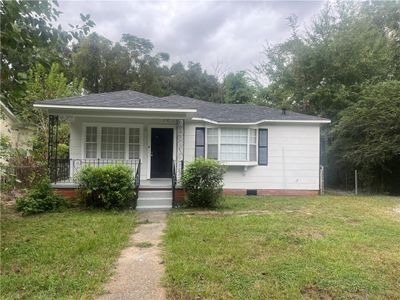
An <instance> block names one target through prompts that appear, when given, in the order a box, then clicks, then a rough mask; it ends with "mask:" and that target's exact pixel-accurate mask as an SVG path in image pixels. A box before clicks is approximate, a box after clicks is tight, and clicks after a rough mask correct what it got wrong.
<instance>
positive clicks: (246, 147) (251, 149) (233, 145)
mask: <svg viewBox="0 0 400 300" xmlns="http://www.w3.org/2000/svg"><path fill="white" fill-rule="evenodd" d="M207 158H209V159H217V160H220V161H225V162H246V161H247V162H256V161H257V129H253V128H207Z"/></svg>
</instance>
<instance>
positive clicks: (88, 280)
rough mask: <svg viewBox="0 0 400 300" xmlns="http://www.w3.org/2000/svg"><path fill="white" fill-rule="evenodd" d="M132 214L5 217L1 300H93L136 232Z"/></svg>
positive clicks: (98, 213)
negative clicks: (33, 299) (34, 299)
mask: <svg viewBox="0 0 400 300" xmlns="http://www.w3.org/2000/svg"><path fill="white" fill-rule="evenodd" d="M134 225H135V215H134V213H132V212H128V211H126V212H105V211H78V210H68V211H66V212H63V213H50V214H43V215H38V216H31V217H19V216H17V215H14V214H10V213H8V212H7V211H2V217H1V273H2V274H1V298H3V299H19V298H25V299H31V298H41V299H60V298H72V299H78V298H92V297H93V296H94V295H95V294H97V293H99V292H100V291H101V290H102V288H103V286H102V285H103V283H104V282H105V281H107V280H108V279H109V277H110V274H111V269H112V267H111V266H112V264H113V262H114V261H115V260H116V258H117V257H118V256H119V254H120V251H121V250H122V249H123V248H124V247H125V246H127V243H128V238H129V235H130V234H131V233H132V232H133V228H134Z"/></svg>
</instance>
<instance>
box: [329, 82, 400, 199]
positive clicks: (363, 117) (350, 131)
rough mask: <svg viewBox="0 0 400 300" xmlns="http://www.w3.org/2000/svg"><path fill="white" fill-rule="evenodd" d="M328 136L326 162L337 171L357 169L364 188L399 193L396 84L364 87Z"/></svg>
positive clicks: (399, 125) (399, 119)
mask: <svg viewBox="0 0 400 300" xmlns="http://www.w3.org/2000/svg"><path fill="white" fill-rule="evenodd" d="M331 136H332V138H333V145H332V147H331V149H330V152H331V155H330V159H331V160H332V161H333V162H334V163H335V164H337V165H339V167H340V169H341V170H349V169H350V170H354V169H358V170H359V171H360V173H361V174H362V178H361V182H362V184H363V186H364V187H369V188H372V189H373V188H376V189H377V190H380V191H382V190H383V191H392V192H397V193H400V187H399V185H398V183H399V182H400V81H383V82H380V83H377V84H371V85H364V86H363V89H362V91H361V93H360V96H359V100H358V102H357V103H355V104H353V105H351V106H350V107H348V108H347V109H345V110H344V111H343V112H341V118H340V119H339V121H338V123H337V124H336V125H335V126H334V128H333V130H332V132H331ZM342 172H343V173H344V171H342Z"/></svg>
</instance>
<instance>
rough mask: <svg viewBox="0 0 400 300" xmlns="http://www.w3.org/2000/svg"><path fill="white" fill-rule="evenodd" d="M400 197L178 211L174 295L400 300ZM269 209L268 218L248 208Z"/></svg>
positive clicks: (243, 202)
mask: <svg viewBox="0 0 400 300" xmlns="http://www.w3.org/2000/svg"><path fill="white" fill-rule="evenodd" d="M399 207H400V198H395V197H364V196H360V197H343V196H324V197H230V198H227V199H226V202H225V203H224V205H223V207H222V208H220V209H219V210H220V211H232V210H233V211H237V212H236V213H234V214H233V215H222V214H217V215H215V214H214V215H212V214H209V215H196V214H187V213H184V212H182V211H178V212H175V213H173V214H171V215H170V217H169V223H168V227H167V232H166V235H165V247H166V250H165V254H164V255H165V261H166V276H165V283H166V286H167V288H168V294H169V298H171V299H188V298H189V299H190V298H196V297H200V298H201V299H299V298H311V299H332V298H334V299H348V298H362V299H365V298H367V297H368V298H371V299H376V298H378V299H379V298H380V299H384V298H386V299H399V298H400V251H399V249H400V214H399V212H395V211H394V209H395V208H399ZM247 210H250V211H251V210H257V211H258V210H265V211H266V212H265V214H262V215H260V214H258V215H257V214H254V213H257V212H256V211H254V212H253V213H251V212H250V213H249V214H244V213H239V212H238V211H247Z"/></svg>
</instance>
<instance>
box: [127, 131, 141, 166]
mask: <svg viewBox="0 0 400 300" xmlns="http://www.w3.org/2000/svg"><path fill="white" fill-rule="evenodd" d="M139 140H140V135H139V128H129V159H139V152H140V151H139V149H140V142H139Z"/></svg>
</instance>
